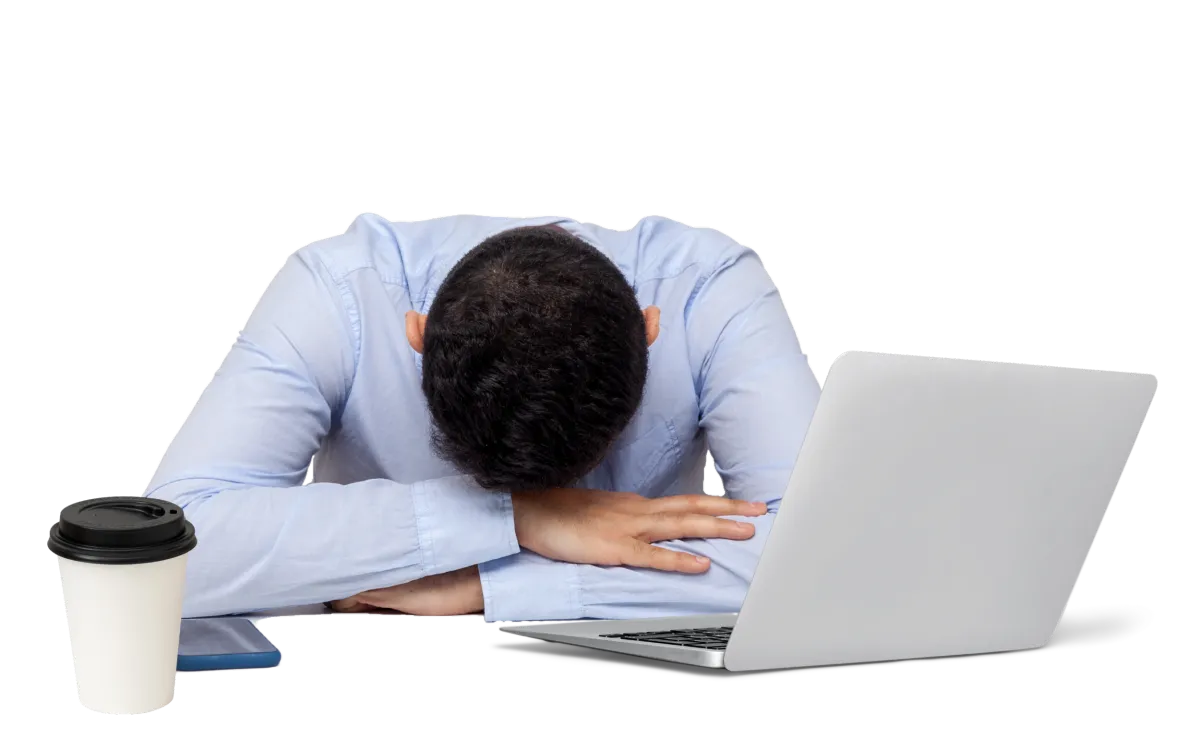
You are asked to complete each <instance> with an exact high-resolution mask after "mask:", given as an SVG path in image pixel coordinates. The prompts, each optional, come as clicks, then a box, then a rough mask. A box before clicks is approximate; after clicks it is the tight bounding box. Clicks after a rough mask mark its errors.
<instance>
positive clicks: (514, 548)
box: [412, 477, 521, 576]
mask: <svg viewBox="0 0 1200 750" xmlns="http://www.w3.org/2000/svg"><path fill="white" fill-rule="evenodd" d="M412 487H413V509H414V512H415V516H416V525H417V543H418V545H419V546H420V548H421V567H422V569H423V572H424V575H426V576H431V575H436V574H437V573H445V572H446V571H449V570H459V569H461V568H466V567H470V566H471V565H476V564H478V563H481V562H484V561H487V560H495V559H496V558H498V557H506V556H509V555H513V554H515V553H517V552H519V551H520V549H521V548H520V546H518V544H517V532H516V528H515V527H514V526H513V508H512V495H510V494H509V493H507V492H491V491H489V490H485V489H483V488H481V487H480V486H479V485H477V484H475V482H474V481H472V480H471V479H469V478H468V477H446V478H444V479H431V480H428V481H425V482H418V483H416V484H414V485H412Z"/></svg>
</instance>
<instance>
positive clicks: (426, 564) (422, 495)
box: [412, 482, 436, 576]
mask: <svg viewBox="0 0 1200 750" xmlns="http://www.w3.org/2000/svg"><path fill="white" fill-rule="evenodd" d="M425 490H426V487H425V483H424V482H417V483H416V484H414V485H412V494H413V515H414V517H415V519H414V520H415V521H416V524H415V526H416V529H417V547H419V548H420V550H421V565H422V567H423V568H424V571H423V572H424V575H426V576H428V575H433V571H434V570H436V567H435V563H436V559H435V557H434V554H433V545H432V544H431V540H430V538H429V532H428V530H427V529H426V528H425V525H426V518H425V515H426V514H425V511H424V506H425V503H426V492H425Z"/></svg>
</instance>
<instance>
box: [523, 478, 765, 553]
mask: <svg viewBox="0 0 1200 750" xmlns="http://www.w3.org/2000/svg"><path fill="white" fill-rule="evenodd" d="M512 503H513V515H514V518H515V523H516V532H517V542H518V543H519V544H520V545H521V546H522V547H524V548H525V549H528V550H530V551H532V552H536V553H537V554H539V555H541V556H542V557H548V558H550V559H552V560H562V561H564V562H573V563H586V564H591V565H628V566H631V567H635V568H655V569H657V570H669V571H676V572H679V573H703V572H704V571H706V570H708V566H709V561H708V558H704V557H697V556H695V555H689V554H685V553H683V552H675V551H673V550H669V549H665V548H663V547H657V546H655V545H654V544H652V542H661V541H665V540H668V539H691V538H718V539H749V538H750V537H752V536H754V526H753V525H752V524H748V523H740V522H738V521H732V520H729V519H725V518H717V516H761V515H763V514H765V513H766V512H767V506H766V504H765V503H747V502H743V501H741V500H728V499H726V498H723V497H710V496H707V495H676V496H674V497H664V498H658V499H647V498H644V497H641V496H640V495H634V494H631V493H626V492H605V491H602V490H583V489H552V490H544V491H541V492H514V493H513V495H512Z"/></svg>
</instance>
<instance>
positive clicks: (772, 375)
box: [146, 215, 819, 621]
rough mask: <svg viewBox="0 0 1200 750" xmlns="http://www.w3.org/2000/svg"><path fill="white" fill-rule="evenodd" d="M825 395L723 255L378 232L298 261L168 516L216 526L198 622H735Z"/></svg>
mask: <svg viewBox="0 0 1200 750" xmlns="http://www.w3.org/2000/svg"><path fill="white" fill-rule="evenodd" d="M818 395H819V387H818V385H817V382H816V379H815V378H814V377H813V374H812V372H811V370H810V369H809V366H808V363H807V360H806V357H805V355H804V354H803V353H802V352H801V350H800V346H799V344H798V343H797V340H796V336H795V334H794V332H793V330H792V326H791V324H790V322H789V321H788V317H787V313H786V312H785V311H784V308H783V304H782V302H781V301H780V299H779V295H778V293H777V291H776V289H775V287H774V285H773V284H772V283H771V280H770V278H769V277H768V276H767V273H766V271H765V270H764V268H763V266H762V265H761V263H760V262H759V259H758V257H757V256H756V255H755V254H754V253H753V252H751V251H750V250H748V249H747V248H744V247H742V246H740V245H738V244H737V243H736V242H734V241H733V240H731V239H729V238H728V237H726V236H724V235H722V234H720V233H718V232H714V231H711V230H707V229H693V228H690V227H687V226H683V225H681V224H679V223H676V222H673V221H669V220H667V219H663V218H648V219H645V220H643V221H641V222H639V223H638V224H637V226H635V227H634V228H633V229H631V230H628V231H613V230H609V229H604V228H601V227H598V226H595V225H592V224H582V223H578V222H575V221H571V220H568V219H564V218H540V219H525V220H517V219H494V218H482V217H452V218H444V219H436V220H431V221H421V222H413V223H389V222H387V221H384V220H383V219H380V218H379V217H376V216H371V215H367V216H362V217H359V218H358V219H357V220H356V221H355V222H354V224H353V225H352V226H351V227H350V229H349V230H348V231H347V232H346V233H345V234H344V235H342V236H340V237H335V238H332V239H327V240H323V241H320V242H317V243H315V244H313V245H310V246H308V247H306V248H304V249H302V250H300V251H299V252H297V253H296V254H295V255H293V256H292V257H291V258H290V259H289V260H288V261H287V263H286V264H285V265H284V267H283V269H282V270H281V271H280V272H279V274H278V275H277V276H276V278H275V279H274V281H273V282H272V283H271V285H270V287H269V288H268V289H267V291H266V293H265V294H264V296H263V298H262V300H261V301H260V302H259V304H258V306H257V307H256V309H255V310H254V312H253V314H252V315H251V317H250V320H249V322H248V323H247V325H246V328H245V330H243V331H242V333H241V335H240V336H239V338H238V340H237V342H236V344H235V345H234V347H233V349H232V351H231V352H230V353H229V355H228V357H227V358H226V359H225V362H224V363H223V364H222V366H221V368H220V369H219V370H218V372H217V374H216V376H215V377H214V379H213V381H212V383H211V384H210V385H209V386H208V388H207V389H206V390H205V392H204V394H203V395H202V396H201V398H200V400H199V402H198V403H197V405H196V407H195V409H194V410H193V412H192V414H191V415H190V416H189V417H188V420H187V422H186V423H185V424H184V426H183V428H182V430H181V431H180V433H179V435H178V436H177V437H176V439H175V441H174V442H173V443H172V445H171V447H170V449H169V450H168V452H167V454H166V456H165V457H164V459H163V461H162V464H161V465H160V467H159V469H158V472H157V473H156V475H155V477H154V479H153V480H152V481H151V484H150V487H149V488H148V490H147V493H146V494H147V495H148V496H153V497H158V498H162V499H166V500H171V501H174V502H176V503H178V504H179V505H181V506H183V507H184V508H185V509H186V512H187V516H188V518H189V519H190V520H191V521H192V522H193V523H194V524H195V526H196V529H197V535H198V537H199V540H200V543H199V546H198V547H197V548H196V550H195V551H194V552H193V553H192V556H191V558H190V559H189V562H188V584H187V594H186V600H185V605H184V614H185V616H189V617H194V616H203V615H216V614H227V613H232V612H242V611H250V610H257V609H267V608H272V607H281V606H288V605H296V604H308V603H318V602H330V603H332V606H333V607H334V609H338V610H342V611H361V610H364V609H375V608H379V609H391V610H398V611H401V612H408V613H411V614H429V615H448V614H465V613H472V612H481V611H482V612H483V613H484V615H485V617H486V619H487V620H488V621H495V620H534V619H575V618H585V617H592V618H623V617H650V616H659V615H674V614H688V613H700V612H728V611H735V610H737V609H738V608H739V607H740V605H741V602H742V598H743V597H744V595H745V592H746V587H747V585H748V583H749V581H750V577H751V575H752V573H753V571H754V567H755V564H756V562H757V559H758V555H759V552H760V551H761V549H762V546H763V543H764V542H765V540H766V536H767V532H768V531H769V529H770V522H771V519H772V516H773V514H774V512H775V510H776V508H777V505H778V501H779V498H780V496H781V495H782V493H783V490H784V488H785V485H786V483H787V481H788V477H789V474H790V471H791V468H792V464H793V462H794V460H795V458H796V455H797V453H798V451H799V449H800V444H801V441H802V440H803V437H804V433H805V430H806V428H807V425H808V422H809V419H810V418H811V416H812V412H813V409H814V407H815V405H816V401H817V397H818ZM707 451H711V453H712V455H713V457H714V460H715V462H716V468H717V471H718V472H719V473H720V475H721V478H722V480H723V482H724V485H725V490H726V495H727V496H728V498H739V499H738V500H733V499H727V498H717V497H705V496H703V495H699V494H698V493H700V492H701V485H702V481H703V470H704V462H705V456H706V452H707ZM314 456H315V458H314ZM310 461H311V462H312V464H313V480H314V481H313V483H311V484H308V485H303V484H302V483H303V481H304V477H305V473H306V471H307V469H308V466H309V463H310Z"/></svg>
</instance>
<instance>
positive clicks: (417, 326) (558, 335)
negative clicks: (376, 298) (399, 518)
mask: <svg viewBox="0 0 1200 750" xmlns="http://www.w3.org/2000/svg"><path fill="white" fill-rule="evenodd" d="M407 323H408V340H409V343H410V344H411V345H412V347H413V348H414V349H416V350H417V351H418V352H421V353H422V354H423V375H422V388H423V389H424V391H425V398H426V399H427V401H428V403H429V412H430V415H431V417H432V420H433V426H434V444H435V446H436V448H437V450H438V452H439V453H440V454H441V455H442V456H443V457H444V458H445V459H447V460H449V461H451V462H453V463H454V464H455V465H456V466H458V467H459V469H461V470H462V471H464V472H466V473H468V474H470V475H471V476H473V477H474V478H475V479H476V481H478V482H479V484H480V485H482V486H483V487H486V488H488V489H501V490H508V491H517V490H536V489H545V488H549V487H560V486H566V485H569V484H571V483H572V482H574V481H575V480H577V479H579V478H580V477H582V476H583V475H584V474H586V473H587V472H588V471H590V470H591V469H592V468H594V467H595V465H596V464H597V463H599V462H600V460H601V459H602V458H603V457H604V454H605V452H606V451H607V450H608V448H609V446H610V445H611V444H612V441H613V439H614V438H616V436H617V435H618V434H619V433H620V432H621V430H622V429H624V427H625V425H626V424H628V422H629V420H630V418H631V417H632V416H633V413H634V412H635V411H636V410H637V407H638V404H639V403H640V401H641V398H642V389H643V387H644V386H645V383H646V360H647V351H646V347H647V346H648V344H649V343H653V341H654V338H655V337H656V336H657V335H658V309H657V308H654V307H650V308H647V309H646V310H645V311H644V312H643V311H642V310H641V309H639V307H638V303H637V298H636V297H635V296H634V293H633V289H632V288H631V287H630V286H629V283H628V282H627V281H626V280H625V277H624V276H622V275H621V272H620V270H619V269H618V268H617V267H616V266H615V265H614V264H613V263H612V261H610V260H609V259H608V258H606V257H605V256H604V255H603V254H602V253H600V252H599V251H598V250H596V249H595V248H593V247H592V246H591V245H589V244H588V243H586V242H584V241H583V240H581V239H579V238H577V237H575V236H574V235H572V234H570V233H568V232H565V231H562V230H560V229H557V228H554V227H524V228H519V229H513V230H509V231H507V232H503V233H501V234H498V235H495V236H493V237H490V238H488V239H487V240H484V241H483V242H482V243H480V244H479V245H478V246H476V247H475V248H474V249H473V250H471V251H470V252H469V253H467V255H465V256H464V257H463V258H462V260H460V261H459V262H458V263H457V264H456V265H455V266H454V268H453V269H451V271H450V273H449V274H447V276H446V279H445V281H443V282H442V285H441V288H440V289H438V292H437V296H436V297H435V298H434V300H433V305H432V306H431V307H430V308H429V314H428V316H422V315H418V314H417V313H415V312H410V313H408V318H407Z"/></svg>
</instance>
